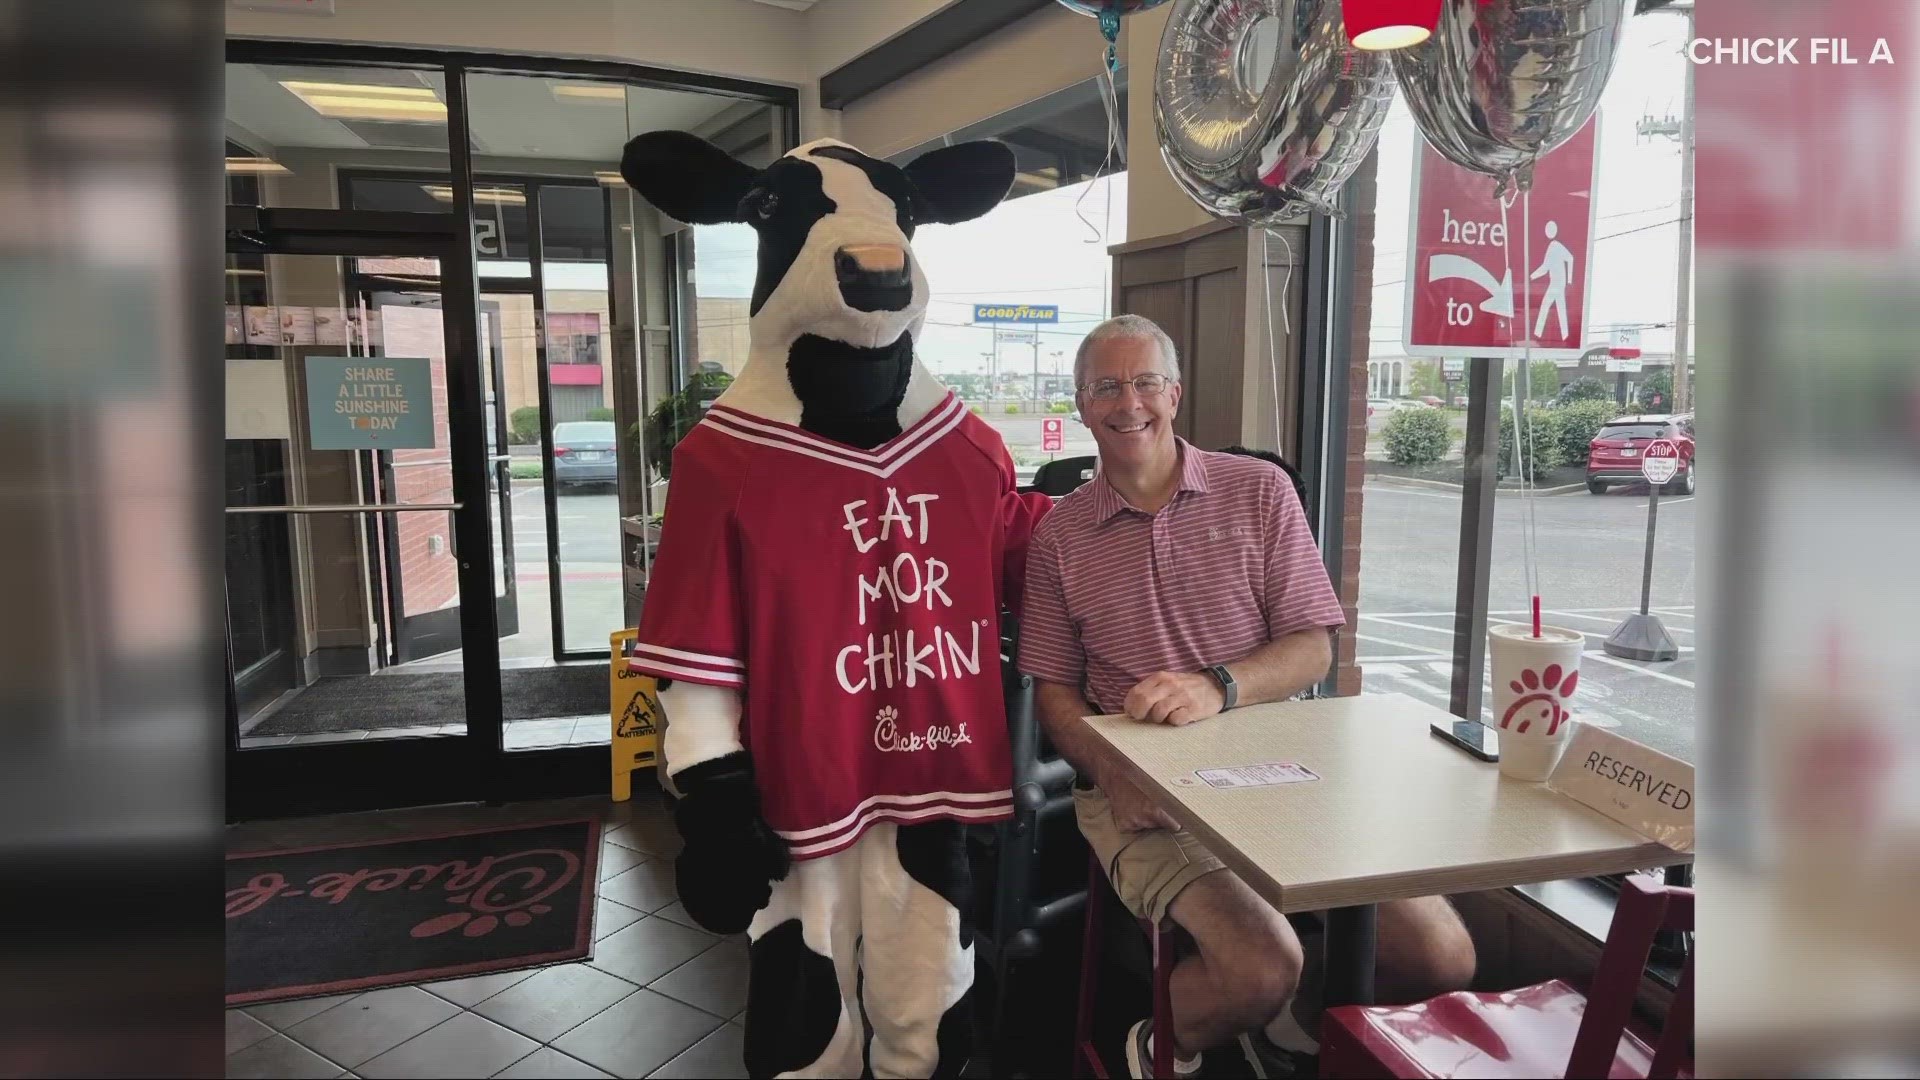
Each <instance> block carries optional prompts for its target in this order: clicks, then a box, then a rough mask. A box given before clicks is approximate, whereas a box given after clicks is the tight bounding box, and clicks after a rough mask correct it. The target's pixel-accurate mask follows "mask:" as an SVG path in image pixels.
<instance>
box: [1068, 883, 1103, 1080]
mask: <svg viewBox="0 0 1920 1080" xmlns="http://www.w3.org/2000/svg"><path fill="white" fill-rule="evenodd" d="M1105 896H1106V876H1105V874H1104V873H1103V872H1102V870H1101V867H1100V856H1098V855H1095V854H1092V853H1089V854H1088V855H1087V912H1086V923H1085V930H1084V931H1083V933H1082V935H1081V939H1080V1000H1079V1002H1078V1007H1077V1009H1076V1011H1075V1015H1074V1021H1073V1075H1074V1076H1075V1077H1077V1078H1078V1077H1087V1076H1096V1077H1099V1078H1100V1080H1106V1076H1107V1070H1106V1068H1105V1067H1104V1066H1103V1065H1101V1064H1100V1055H1099V1053H1098V1052H1097V1051H1096V1050H1095V1049H1094V1047H1093V1005H1094V999H1095V996H1096V993H1095V992H1096V989H1097V988H1098V986H1099V982H1100V933H1101V927H1100V920H1101V912H1102V910H1103V909H1104V908H1105V907H1106V903H1105Z"/></svg>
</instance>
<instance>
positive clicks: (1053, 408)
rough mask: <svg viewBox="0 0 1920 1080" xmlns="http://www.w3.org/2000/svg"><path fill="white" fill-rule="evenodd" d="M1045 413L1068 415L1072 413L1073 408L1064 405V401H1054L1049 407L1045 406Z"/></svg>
mask: <svg viewBox="0 0 1920 1080" xmlns="http://www.w3.org/2000/svg"><path fill="white" fill-rule="evenodd" d="M1047 411H1048V412H1050V413H1060V414H1065V413H1070V412H1072V411H1073V406H1072V405H1069V404H1067V403H1066V402H1064V401H1056V402H1054V403H1053V404H1051V405H1049V406H1047Z"/></svg>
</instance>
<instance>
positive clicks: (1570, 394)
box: [1553, 375, 1613, 405]
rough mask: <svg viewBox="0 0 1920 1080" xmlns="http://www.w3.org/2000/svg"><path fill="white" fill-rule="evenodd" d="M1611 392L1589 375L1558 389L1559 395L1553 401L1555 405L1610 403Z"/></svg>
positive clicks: (1611, 398) (1607, 387) (1605, 385)
mask: <svg viewBox="0 0 1920 1080" xmlns="http://www.w3.org/2000/svg"><path fill="white" fill-rule="evenodd" d="M1612 400H1613V390H1612V388H1610V387H1609V386H1607V384H1606V383H1603V382H1601V381H1600V380H1599V379H1596V378H1594V377H1593V376H1591V375H1587V376H1583V377H1581V378H1578V379H1575V380H1573V381H1572V382H1570V383H1568V384H1567V385H1565V386H1563V387H1561V388H1560V395H1559V396H1558V397H1556V398H1554V399H1553V403H1554V404H1555V405H1572V404H1573V403H1574V402H1577V401H1612Z"/></svg>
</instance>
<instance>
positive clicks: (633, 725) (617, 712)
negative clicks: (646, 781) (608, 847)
mask: <svg viewBox="0 0 1920 1080" xmlns="http://www.w3.org/2000/svg"><path fill="white" fill-rule="evenodd" d="M637 637H639V631H637V630H620V631H616V632H615V633H614V634H613V635H612V636H611V639H610V640H611V642H612V646H613V662H612V663H611V664H610V665H609V669H610V670H609V671H608V675H607V681H608V682H609V683H610V684H611V685H612V690H613V696H612V703H613V708H612V716H613V801H615V802H625V801H627V800H628V799H630V798H632V797H633V773H634V770H636V769H651V768H653V767H655V766H656V765H658V764H659V763H660V719H659V718H660V693H659V690H658V689H657V688H656V687H655V685H654V679H653V677H652V676H651V675H642V674H640V673H638V672H634V671H629V670H627V658H628V657H629V656H630V655H631V654H632V652H633V642H634V639H635V638H637Z"/></svg>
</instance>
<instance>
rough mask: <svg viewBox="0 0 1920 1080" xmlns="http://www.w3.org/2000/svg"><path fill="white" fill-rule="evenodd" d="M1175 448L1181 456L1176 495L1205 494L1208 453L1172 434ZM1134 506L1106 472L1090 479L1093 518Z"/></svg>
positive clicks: (1104, 516) (1101, 520)
mask: <svg viewBox="0 0 1920 1080" xmlns="http://www.w3.org/2000/svg"><path fill="white" fill-rule="evenodd" d="M1173 442H1174V448H1175V449H1176V450H1177V451H1178V453H1179V455H1180V481H1179V483H1178V484H1176V485H1175V486H1174V489H1173V490H1174V494H1175V495H1176V496H1177V495H1179V493H1180V492H1183V491H1194V492H1200V493H1202V494H1204V493H1205V492H1206V491H1207V490H1208V488H1207V455H1206V454H1204V453H1202V452H1200V451H1199V450H1197V449H1195V448H1194V446H1193V444H1192V443H1189V442H1188V441H1187V440H1185V439H1182V438H1180V437H1179V436H1177V435H1176V436H1174V439H1173ZM1134 509H1136V507H1134V506H1133V504H1131V503H1129V502H1127V500H1126V497H1125V496H1123V495H1121V494H1120V492H1119V491H1117V490H1116V489H1115V488H1114V486H1113V484H1112V482H1111V481H1109V480H1108V479H1107V471H1106V470H1105V469H1101V470H1100V471H1099V473H1097V474H1096V475H1095V476H1094V478H1093V518H1094V520H1095V521H1098V522H1104V521H1106V520H1107V519H1108V518H1111V517H1112V516H1114V515H1115V514H1118V513H1119V512H1120V511H1122V510H1134Z"/></svg>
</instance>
